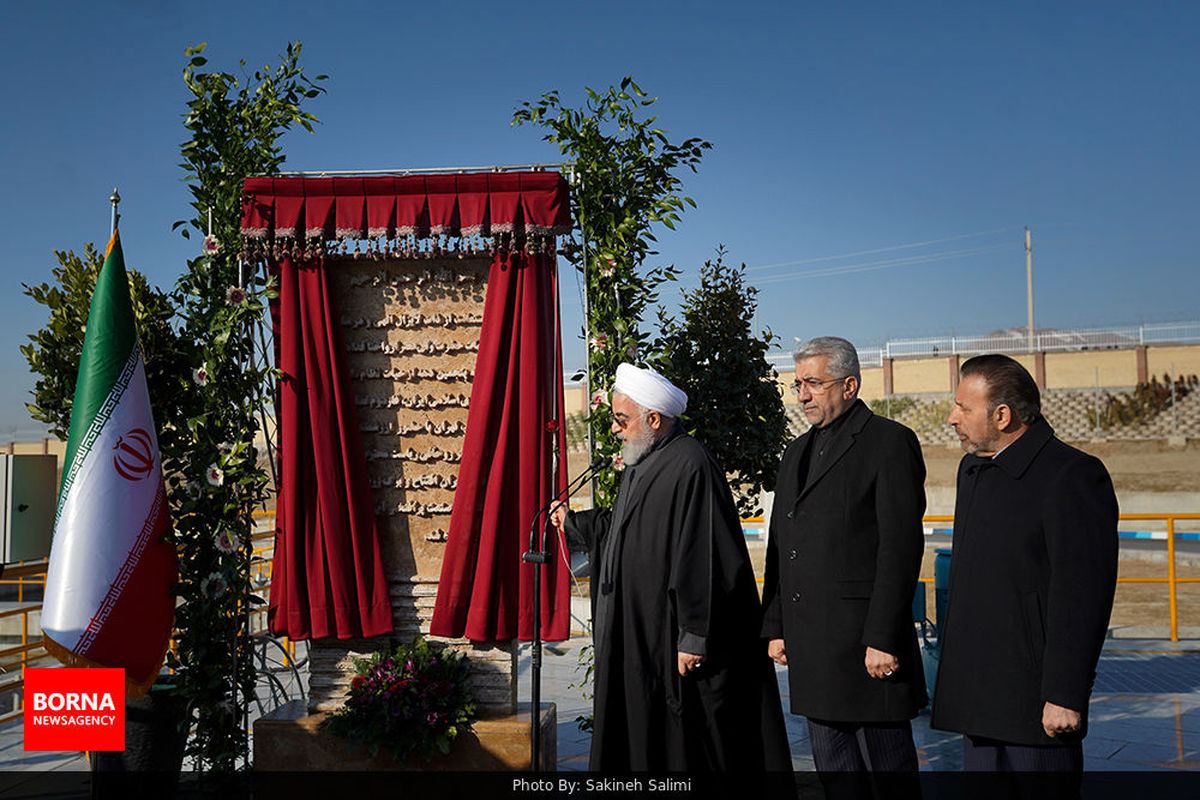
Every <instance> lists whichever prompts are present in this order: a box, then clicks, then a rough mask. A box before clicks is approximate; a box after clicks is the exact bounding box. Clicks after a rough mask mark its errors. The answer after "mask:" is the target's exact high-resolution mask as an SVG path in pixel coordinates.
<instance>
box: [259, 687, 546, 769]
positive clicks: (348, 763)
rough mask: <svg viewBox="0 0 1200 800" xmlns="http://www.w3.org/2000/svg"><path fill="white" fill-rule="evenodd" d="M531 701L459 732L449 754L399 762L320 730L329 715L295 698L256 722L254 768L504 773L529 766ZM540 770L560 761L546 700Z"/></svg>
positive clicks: (542, 719) (543, 710) (542, 717)
mask: <svg viewBox="0 0 1200 800" xmlns="http://www.w3.org/2000/svg"><path fill="white" fill-rule="evenodd" d="M530 710H531V709H530V704H529V703H520V704H519V705H518V707H517V712H516V713H515V714H507V715H502V716H489V717H487V718H484V719H477V720H475V723H474V725H473V728H474V729H473V730H472V731H470V732H467V733H462V734H459V736H458V738H457V739H455V740H454V742H453V743H452V744H451V745H450V753H449V754H448V755H444V756H443V755H437V756H434V758H433V760H432V761H428V762H427V761H424V760H423V759H421V758H419V757H417V758H414V759H411V760H409V761H404V762H397V761H394V760H393V759H392V756H391V753H385V752H381V753H379V755H377V756H375V757H374V758H372V757H371V756H370V754H368V753H367V751H366V749H365V748H363V747H351V746H350V743H349V742H347V741H346V740H345V739H341V738H338V737H337V736H334V735H333V734H331V733H329V732H328V731H323V730H321V729H320V724H321V720H322V719H324V718H325V716H326V715H325V713H323V712H322V713H317V714H309V713H308V712H307V710H306V708H305V705H304V703H303V702H302V701H293V702H291V703H288V704H287V705H284V706H282V707H280V708H279V709H277V710H276V711H274V712H272V713H271V714H268V715H267V716H264V717H261V718H259V719H258V720H257V721H256V722H255V723H254V769H255V771H260V772H261V771H265V772H284V771H286V772H297V771H302V772H377V771H413V770H416V771H430V772H435V771H445V772H476V771H480V772H501V771H508V770H512V771H518V772H519V771H528V770H529V768H530V745H529V736H530ZM541 728H542V752H541V756H542V757H541V761H542V763H541V768H540V769H541V771H542V772H553V771H555V770H556V769H557V762H558V738H557V730H558V711H557V709H556V708H555V706H554V704H553V703H542V713H541Z"/></svg>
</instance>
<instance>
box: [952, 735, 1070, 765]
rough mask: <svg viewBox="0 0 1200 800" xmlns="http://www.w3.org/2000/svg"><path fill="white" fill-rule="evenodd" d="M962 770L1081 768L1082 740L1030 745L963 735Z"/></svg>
mask: <svg viewBox="0 0 1200 800" xmlns="http://www.w3.org/2000/svg"><path fill="white" fill-rule="evenodd" d="M963 770H964V771H965V772H1082V771H1083V743H1082V742H1075V743H1074V744H1072V745H1067V746H1065V747H1057V746H1056V747H1033V746H1030V745H1022V744H1008V743H1007V742H1000V741H996V740H995V739H985V738H983V737H982V736H966V735H964V736H963Z"/></svg>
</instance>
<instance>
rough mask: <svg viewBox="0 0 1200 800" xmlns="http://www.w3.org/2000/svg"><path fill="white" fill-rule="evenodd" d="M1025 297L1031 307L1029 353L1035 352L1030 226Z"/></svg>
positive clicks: (1027, 233)
mask: <svg viewBox="0 0 1200 800" xmlns="http://www.w3.org/2000/svg"><path fill="white" fill-rule="evenodd" d="M1025 296H1026V299H1027V301H1028V305H1029V317H1028V319H1027V321H1026V323H1025V324H1026V326H1027V327H1026V329H1025V331H1026V333H1028V334H1029V352H1031V353H1032V352H1033V240H1032V238H1031V237H1030V233H1029V226H1028V225H1026V226H1025Z"/></svg>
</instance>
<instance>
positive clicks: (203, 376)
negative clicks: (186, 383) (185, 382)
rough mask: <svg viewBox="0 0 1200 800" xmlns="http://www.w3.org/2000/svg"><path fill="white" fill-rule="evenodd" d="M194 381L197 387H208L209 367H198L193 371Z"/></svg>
mask: <svg viewBox="0 0 1200 800" xmlns="http://www.w3.org/2000/svg"><path fill="white" fill-rule="evenodd" d="M192 380H193V381H194V382H195V383H196V385H197V386H207V385H208V367H196V368H195V369H194V370H192Z"/></svg>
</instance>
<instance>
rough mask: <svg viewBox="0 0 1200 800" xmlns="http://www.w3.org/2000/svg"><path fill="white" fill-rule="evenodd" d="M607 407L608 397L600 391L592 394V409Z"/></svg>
mask: <svg viewBox="0 0 1200 800" xmlns="http://www.w3.org/2000/svg"><path fill="white" fill-rule="evenodd" d="M606 405H608V395H606V394H605V393H604V392H602V391H600V390H596V391H594V392H592V408H593V409H597V408H600V407H601V406H606Z"/></svg>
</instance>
